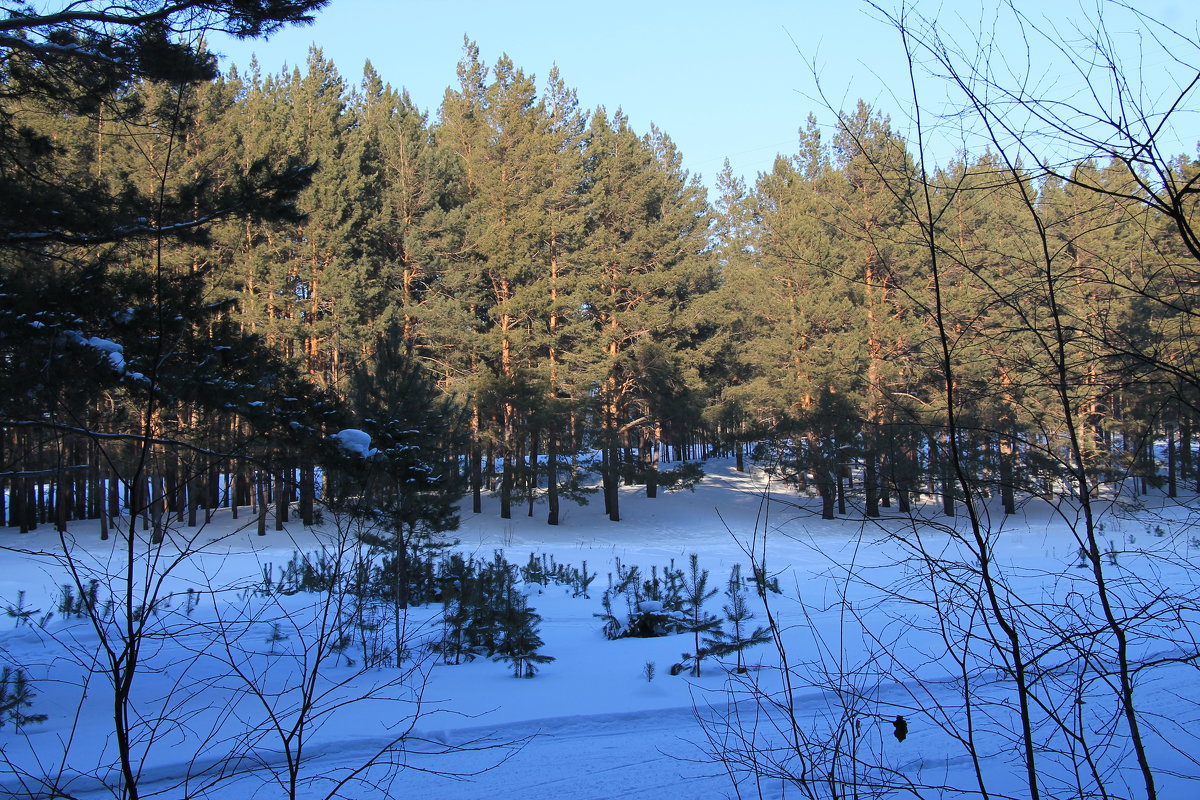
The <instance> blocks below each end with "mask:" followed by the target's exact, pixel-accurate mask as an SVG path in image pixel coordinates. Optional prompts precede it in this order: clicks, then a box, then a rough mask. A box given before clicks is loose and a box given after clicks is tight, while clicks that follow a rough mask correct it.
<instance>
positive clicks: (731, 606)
mask: <svg viewBox="0 0 1200 800" xmlns="http://www.w3.org/2000/svg"><path fill="white" fill-rule="evenodd" d="M725 597H726V598H728V602H727V603H726V604H725V606H724V607H723V610H724V612H725V622H728V623H729V626H730V629H729V630H728V631H726V630H725V629H724V627H723V626H722V627H721V628H719V629H717V630H715V631H713V635H712V636H711V637H707V638H706V639H705V640H704V647H705V650H706V651H707V652H708V654H709V655H712V656H714V657H716V658H723V657H724V656H728V655H731V654H734V655H736V656H737V666H736V667H735V671H736V672H738V673H744V672H745V671H746V666H745V662H744V660H743V656H742V651H744V650H745V649H746V648H747V647H753V646H754V645H756V644H765V643H766V642H769V641H771V633H770V631H769V630H768V629H767V628H764V627H762V626H755V627H754V628H753V629H751V628H750V627H749V625H747V623H748V622H749V621H750V620H752V619H754V612H752V611H751V610H750V607H749V605H747V603H746V587H745V584H744V583H743V582H742V565H741V564H734V565H733V568H732V569H731V570H730V572H729V583H728V584H727V585H726V587H725Z"/></svg>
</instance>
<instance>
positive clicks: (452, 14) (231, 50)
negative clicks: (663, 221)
mask: <svg viewBox="0 0 1200 800" xmlns="http://www.w3.org/2000/svg"><path fill="white" fill-rule="evenodd" d="M1134 4H1135V5H1137V6H1138V7H1140V8H1143V9H1144V10H1145V11H1146V12H1147V13H1150V14H1153V15H1154V16H1155V17H1157V18H1159V19H1163V20H1165V21H1167V22H1169V23H1171V24H1172V25H1174V26H1175V27H1177V28H1182V29H1184V30H1185V31H1191V32H1193V33H1194V32H1195V30H1196V18H1197V11H1196V10H1195V8H1194V5H1193V4H1194V0H1140V1H1139V0H1134ZM881 5H883V6H884V7H890V6H891V5H892V4H891V3H886V2H885V3H881ZM916 5H917V6H918V7H919V8H920V9H921V10H922V12H923V13H925V14H927V15H935V14H936V15H938V16H939V17H941V18H943V19H948V20H949V22H950V23H954V19H955V17H956V16H959V15H962V16H963V17H966V18H967V19H968V21H967V22H966V24H967V25H969V26H977V23H978V20H979V19H980V10H979V9H980V7H981V6H979V5H977V4H976V2H975V0H967V2H958V1H957V0H945V2H940V3H938V2H924V1H923V0H922V1H921V2H918V3H917V4H916ZM991 5H993V4H992V3H985V4H984V6H983V7H984V8H987V7H988V6H991ZM1017 6H1018V8H1020V9H1022V10H1023V11H1025V12H1026V13H1029V14H1030V15H1036V16H1035V19H1037V20H1039V21H1041V20H1042V19H1043V16H1042V15H1045V14H1049V15H1053V16H1055V17H1056V22H1055V25H1056V26H1057V27H1058V28H1060V29H1061V27H1062V25H1063V23H1062V20H1068V21H1069V20H1072V19H1076V20H1086V19H1087V17H1088V16H1089V14H1092V13H1094V9H1095V7H1096V4H1095V2H1094V0H1083V2H1074V0H1038V1H1037V2H1022V0H1018V2H1017ZM972 15H973V16H972ZM984 16H989V12H986V11H985V12H984ZM1131 33H1132V34H1133V35H1134V36H1136V33H1137V32H1136V31H1133V32H1131ZM464 34H465V35H467V36H469V37H470V38H471V39H474V40H475V41H476V42H477V43H478V45H479V48H480V55H481V57H482V59H483V60H484V61H485V63H489V64H490V63H494V62H495V60H496V58H498V57H499V56H500V55H501V54H502V53H507V54H508V55H509V56H510V57H511V58H512V59H513V61H514V62H515V64H516V65H517V66H518V67H520V68H522V69H524V70H525V71H526V72H530V73H534V74H536V75H537V76H538V78H539V80H540V79H542V78H544V77H545V75H546V74H547V72H548V71H549V69H550V67H551V66H552V65H554V64H557V65H558V67H559V70H560V72H561V74H562V77H563V79H564V81H565V82H566V84H567V85H568V86H570V87H573V88H574V89H575V90H576V91H577V92H578V94H579V99H580V102H581V104H582V105H583V106H584V107H585V108H592V107H595V106H597V105H605V106H607V107H608V108H609V109H610V110H611V109H615V108H617V107H621V108H623V109H624V110H625V112H626V113H627V114H628V115H629V117H630V119H631V121H632V124H633V125H634V127H635V128H636V129H637V130H639V131H646V130H648V129H649V126H650V123H651V122H653V123H655V124H657V125H658V126H659V127H660V128H661V129H662V130H663V131H665V132H666V133H667V134H668V135H669V136H671V138H672V139H674V140H675V142H676V144H677V145H678V146H679V148H680V150H681V151H682V152H683V155H684V163H685V165H686V166H687V168H688V169H689V170H691V171H692V172H693V173H700V174H702V176H703V177H704V180H705V183H707V184H709V185H710V186H711V185H712V184H713V179H714V177H715V175H716V173H717V172H718V171H719V170H720V168H721V164H722V162H723V160H724V159H725V158H729V160H730V162H731V163H732V165H733V168H734V171H735V172H736V173H738V174H741V175H743V176H744V177H745V178H746V179H747V181H748V182H751V183H752V182H753V179H754V177H755V175H756V174H757V173H758V172H759V171H766V170H769V169H770V166H771V163H772V161H773V160H774V158H775V155H776V154H777V153H784V154H790V153H793V152H795V149H796V132H797V129H798V128H800V127H801V126H802V125H803V124H804V121H805V118H806V117H807V115H808V114H809V113H810V112H813V113H815V114H816V116H817V117H818V120H819V121H820V122H822V123H828V122H829V121H830V120H831V119H832V114H831V113H830V112H828V111H827V110H825V109H824V108H823V107H822V102H821V100H820V99H819V98H818V97H817V95H818V90H817V83H816V81H814V75H813V68H812V65H813V64H814V63H815V65H816V67H817V71H818V73H819V75H820V78H821V87H822V89H823V91H824V93H825V96H826V97H827V98H828V99H829V101H830V102H831V103H832V104H833V105H835V106H839V107H852V106H853V104H854V103H855V101H856V100H857V99H858V98H860V97H861V98H863V99H865V100H867V101H868V102H870V103H871V104H872V105H874V106H876V107H877V108H880V109H881V110H883V111H885V112H887V113H889V114H891V115H892V116H893V120H894V122H895V123H896V124H897V126H898V127H899V128H901V129H902V130H904V129H906V128H907V126H908V124H909V123H908V121H907V119H906V115H907V106H908V103H907V98H908V86H907V74H906V72H905V67H904V61H903V58H902V48H901V45H900V38H899V36H898V35H897V33H896V32H895V31H894V30H893V29H892V28H891V27H889V26H888V25H886V24H885V23H882V22H880V21H878V14H877V12H875V11H874V10H873V9H871V8H870V7H869V6H867V5H866V4H865V3H861V2H856V0H795V1H793V2H782V1H781V0H780V1H770V0H719V1H715V0H692V2H674V0H660V2H657V3H654V2H645V1H644V0H642V1H641V2H633V1H631V0H609V1H608V2H602V3H595V4H591V3H589V4H583V3H571V2H564V1H563V0H554V1H553V2H550V1H549V0H511V1H510V2H507V3H500V2H495V0H491V1H490V2H484V1H482V0H462V1H460V2H446V3H438V2H407V1H405V2H398V1H394V0H332V2H331V3H330V4H329V6H328V7H327V8H326V10H325V11H324V12H322V13H321V14H320V15H319V17H318V19H317V21H316V23H315V24H314V25H312V26H309V27H305V28H292V29H287V30H284V31H282V32H280V33H278V34H276V35H275V36H274V37H272V38H271V39H269V40H267V41H262V40H253V41H249V42H236V41H232V40H228V39H217V40H215V41H213V42H212V47H213V49H214V50H216V51H217V52H218V53H221V54H223V55H224V58H223V59H222V68H223V69H228V67H229V65H231V64H237V65H239V66H241V67H244V66H245V65H246V64H247V63H248V62H249V60H250V55H251V54H252V53H254V54H257V57H258V60H259V63H260V65H261V67H262V69H263V71H264V72H267V73H273V72H278V71H279V70H280V69H282V68H283V66H284V65H285V64H286V65H288V66H289V67H291V66H297V65H298V66H300V67H303V65H304V62H305V59H306V57H307V52H308V49H309V47H310V46H311V45H313V44H316V45H317V46H319V47H320V48H321V49H322V51H323V52H324V55H325V57H326V58H328V59H330V60H332V61H333V63H334V64H335V65H336V66H337V68H338V69H339V71H340V72H341V73H342V75H343V77H344V78H346V80H347V81H348V82H350V83H356V82H357V81H358V80H359V79H360V78H361V74H362V66H363V63H364V61H366V60H367V59H369V60H370V61H371V62H372V64H373V65H374V67H375V69H376V70H377V71H378V72H379V74H380V75H381V76H382V78H383V79H384V80H385V81H387V82H388V83H390V84H392V85H393V86H395V87H403V88H405V89H407V90H408V91H409V93H410V95H411V96H412V98H413V100H414V101H415V102H416V104H417V105H418V106H419V107H421V108H423V109H426V110H428V111H430V112H431V113H436V110H437V107H438V105H439V104H440V102H441V99H442V96H443V94H444V92H445V90H446V87H448V86H451V85H454V84H455V83H456V77H455V66H456V64H457V63H458V60H459V58H460V57H461V56H462V41H463V36H464ZM1011 47H1012V50H1013V52H1018V53H1019V52H1020V51H1021V49H1022V48H1021V45H1020V43H1019V42H1013V43H1012V45H1011ZM1008 49H1009V47H1008V45H1007V44H1006V46H1005V50H1008ZM1050 78H1051V80H1052V81H1053V80H1054V75H1051V76H1050ZM922 92H923V93H925V94H926V96H927V97H929V98H930V99H931V100H932V101H933V102H937V100H938V99H939V97H941V96H942V95H944V89H943V88H942V87H940V86H936V85H934V84H927V85H924V86H923V87H922ZM897 98H899V99H897ZM1197 130H1198V131H1200V126H1197ZM1187 135H1189V136H1193V141H1192V142H1191V143H1190V144H1189V145H1188V146H1187V149H1188V150H1189V151H1190V152H1191V153H1194V152H1195V150H1194V146H1195V142H1194V136H1195V135H1196V134H1194V133H1192V132H1188V134H1187ZM952 150H953V148H952V147H951V146H943V147H942V148H941V149H940V150H937V149H935V152H934V155H935V157H936V159H937V160H939V161H945V160H946V158H947V157H948V156H949V155H950V154H951V153H952Z"/></svg>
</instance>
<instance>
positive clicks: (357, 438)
mask: <svg viewBox="0 0 1200 800" xmlns="http://www.w3.org/2000/svg"><path fill="white" fill-rule="evenodd" d="M289 399H290V398H289ZM293 424H294V423H293ZM329 438H330V439H333V440H334V441H335V442H337V444H338V446H339V447H341V448H342V449H343V450H345V451H346V452H347V453H350V454H351V455H355V456H359V457H361V458H370V457H371V456H373V455H375V454H376V453H378V452H379V451H378V450H376V449H375V448H373V447H371V435H370V434H369V433H367V432H366V431H360V430H358V429H357V428H346V429H345V430H341V431H338V432H337V433H335V434H332V435H331V436H330V437H329Z"/></svg>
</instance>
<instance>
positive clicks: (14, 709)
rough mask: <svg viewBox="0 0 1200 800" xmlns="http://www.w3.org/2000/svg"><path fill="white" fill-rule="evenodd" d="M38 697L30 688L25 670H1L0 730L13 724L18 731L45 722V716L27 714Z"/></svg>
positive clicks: (5, 668)
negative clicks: (23, 727) (34, 723)
mask: <svg viewBox="0 0 1200 800" xmlns="http://www.w3.org/2000/svg"><path fill="white" fill-rule="evenodd" d="M34 697H36V695H35V694H34V692H33V689H31V688H30V686H29V680H28V679H27V678H26V677H25V672H24V670H21V669H16V670H13V669H10V668H9V667H4V669H3V670H0V728H3V727H4V723H5V722H11V723H12V724H13V727H14V728H16V729H17V730H18V731H20V730H21V726H23V725H28V724H29V723H31V722H45V721H46V715H45V714H26V713H25V709H26V708H29V707H30V706H32V705H33V698H34Z"/></svg>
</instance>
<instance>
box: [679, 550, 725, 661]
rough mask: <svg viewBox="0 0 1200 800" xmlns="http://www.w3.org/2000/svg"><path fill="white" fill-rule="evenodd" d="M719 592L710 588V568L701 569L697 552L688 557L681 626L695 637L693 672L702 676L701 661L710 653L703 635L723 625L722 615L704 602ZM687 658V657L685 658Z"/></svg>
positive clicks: (692, 658)
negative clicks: (704, 646) (710, 610)
mask: <svg viewBox="0 0 1200 800" xmlns="http://www.w3.org/2000/svg"><path fill="white" fill-rule="evenodd" d="M716 593H717V590H716V589H710V588H708V570H706V569H700V559H699V556H697V555H696V554H695V553H692V554H691V555H690V556H689V557H688V572H687V576H686V578H685V579H684V583H683V614H682V619H681V626H682V627H683V629H684V630H685V631H687V632H688V633H690V634H692V636H693V637H694V638H695V647H696V650H695V655H694V656H692V657H691V673H692V676H693V677H700V662H701V661H703V660H704V658H705V656H707V655H709V653H708V652H707V651H706V650H705V649H704V648H702V647H701V637H703V636H704V635H705V634H711V633H714V632H715V631H717V630H719V629H720V627H721V619H720V617H714V616H713V615H712V614H710V613H708V612H707V611H705V610H704V603H705V601H706V600H708V599H709V598H711V597H712V596H714V595H715V594H716ZM685 660H687V659H685Z"/></svg>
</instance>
